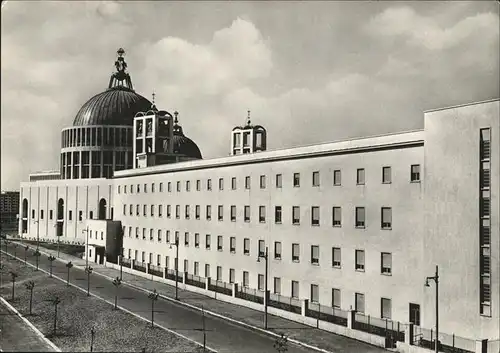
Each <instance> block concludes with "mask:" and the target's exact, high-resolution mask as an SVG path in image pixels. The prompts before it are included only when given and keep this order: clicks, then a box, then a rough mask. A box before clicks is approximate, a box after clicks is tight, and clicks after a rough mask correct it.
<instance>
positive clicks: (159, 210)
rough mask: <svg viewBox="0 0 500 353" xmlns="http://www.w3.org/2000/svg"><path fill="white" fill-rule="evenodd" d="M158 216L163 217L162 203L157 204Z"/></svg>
mask: <svg viewBox="0 0 500 353" xmlns="http://www.w3.org/2000/svg"><path fill="white" fill-rule="evenodd" d="M158 217H163V205H158Z"/></svg>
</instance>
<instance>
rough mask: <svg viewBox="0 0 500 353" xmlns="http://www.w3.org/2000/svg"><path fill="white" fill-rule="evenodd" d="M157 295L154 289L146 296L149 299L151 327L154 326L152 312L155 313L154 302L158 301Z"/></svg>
mask: <svg viewBox="0 0 500 353" xmlns="http://www.w3.org/2000/svg"><path fill="white" fill-rule="evenodd" d="M158 296H159V294H158V293H157V292H156V289H153V291H152V292H151V293H149V294H148V298H149V299H151V327H155V326H154V322H155V321H154V312H155V301H157V300H158Z"/></svg>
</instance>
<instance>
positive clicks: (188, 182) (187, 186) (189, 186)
mask: <svg viewBox="0 0 500 353" xmlns="http://www.w3.org/2000/svg"><path fill="white" fill-rule="evenodd" d="M186 191H191V182H190V181H189V180H186Z"/></svg>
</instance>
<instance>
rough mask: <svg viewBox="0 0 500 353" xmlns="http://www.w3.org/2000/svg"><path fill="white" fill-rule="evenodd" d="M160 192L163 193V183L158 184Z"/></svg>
mask: <svg viewBox="0 0 500 353" xmlns="http://www.w3.org/2000/svg"><path fill="white" fill-rule="evenodd" d="M160 192H163V183H160Z"/></svg>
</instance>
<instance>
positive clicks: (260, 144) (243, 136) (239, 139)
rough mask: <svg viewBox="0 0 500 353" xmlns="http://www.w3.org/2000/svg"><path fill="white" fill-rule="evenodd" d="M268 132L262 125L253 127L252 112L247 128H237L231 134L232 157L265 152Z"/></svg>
mask: <svg viewBox="0 0 500 353" xmlns="http://www.w3.org/2000/svg"><path fill="white" fill-rule="evenodd" d="M266 148H267V132H266V129H264V127H262V126H261V125H252V122H251V120H250V110H249V111H248V116H247V123H246V125H245V126H236V127H235V128H234V129H233V131H232V132H231V155H232V156H235V155H238V154H247V153H254V152H261V151H265V150H266Z"/></svg>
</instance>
